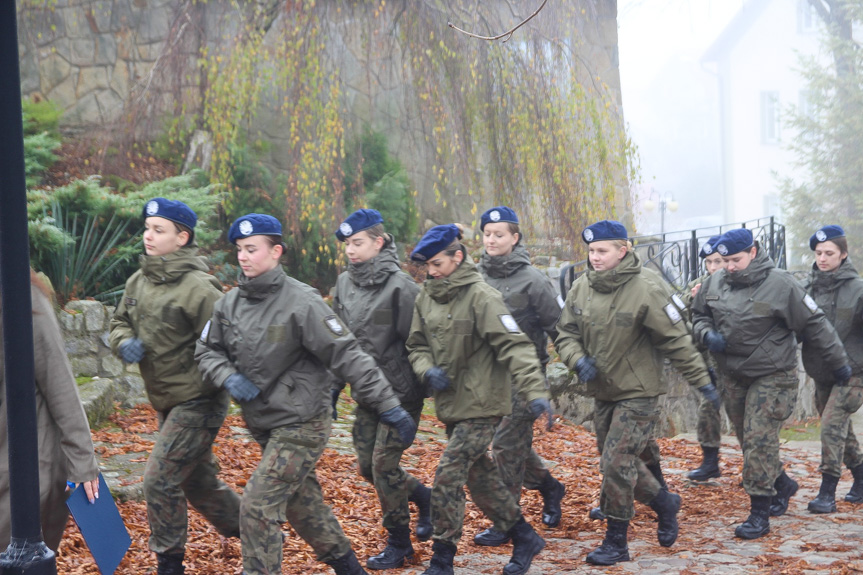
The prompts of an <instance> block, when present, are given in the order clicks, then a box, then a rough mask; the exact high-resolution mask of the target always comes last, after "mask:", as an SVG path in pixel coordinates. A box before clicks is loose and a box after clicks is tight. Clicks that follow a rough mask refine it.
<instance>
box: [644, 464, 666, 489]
mask: <svg viewBox="0 0 863 575" xmlns="http://www.w3.org/2000/svg"><path fill="white" fill-rule="evenodd" d="M645 466H646V467H647V470H648V471H650V473H651V474H652V475H653V476H654V477H655V478H656V480H657V481H658V482H659V486H660V487H661V488H662V489H663V490H664V491H668V484H667V483H665V477H663V476H662V466H661V465H659V464H658V463H645Z"/></svg>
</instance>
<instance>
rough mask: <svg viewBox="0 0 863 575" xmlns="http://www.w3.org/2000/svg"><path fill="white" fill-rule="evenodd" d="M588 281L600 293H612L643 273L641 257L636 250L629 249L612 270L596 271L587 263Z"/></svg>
mask: <svg viewBox="0 0 863 575" xmlns="http://www.w3.org/2000/svg"><path fill="white" fill-rule="evenodd" d="M587 267H588V270H587V282H588V284H589V285H590V287H591V288H593V289H595V290H596V291H598V292H599V293H611V292H612V291H614V290H615V289H617V288H619V287H620V286H622V285H623V284H625V283H627V282H628V281H629V280H631V279H632V278H634V277H636V276H637V275H638V274H640V273H641V258H639V257H638V254H637V253H635V251H634V250H629V251H627V252H626V255H625V256H623V259H622V260H620V263H619V264H617V267H615V268H614V269H611V270H602V271H599V272H598V271H596V270H595V269H593V267H592V266H591V265H590V262H588V264H587Z"/></svg>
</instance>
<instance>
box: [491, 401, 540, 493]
mask: <svg viewBox="0 0 863 575" xmlns="http://www.w3.org/2000/svg"><path fill="white" fill-rule="evenodd" d="M533 420H534V417H533V414H531V413H530V409H528V407H527V403H526V402H525V401H524V398H522V397H521V396H519V395H518V394H515V393H514V394H512V415H511V416H506V417H504V418H503V419H502V420H501V422H500V425H498V427H497V430H496V431H495V432H494V439H492V442H491V447H492V453H493V454H494V462H495V464H496V465H497V469H498V472H499V473H500V478H501V479H502V480H503V483H504V485H506V487H507V489H509V491H510V493H512V496H513V497H515V500H516V501H518V500H519V499H520V498H521V488H522V485H524V487H525V488H526V489H539V486H540V484H541V483H542V481H543V479H545V476H546V475H548V470H547V469H546V468H545V465H544V464H543V462H542V458H540V457H539V455H537V454H536V452H535V451H534V450H533V448H532V445H533Z"/></svg>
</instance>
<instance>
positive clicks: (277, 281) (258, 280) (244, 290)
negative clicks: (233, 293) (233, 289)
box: [237, 265, 288, 300]
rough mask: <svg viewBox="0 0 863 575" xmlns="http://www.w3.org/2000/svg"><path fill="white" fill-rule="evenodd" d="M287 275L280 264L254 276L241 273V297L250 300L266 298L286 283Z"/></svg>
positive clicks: (239, 283)
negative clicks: (250, 276) (249, 276)
mask: <svg viewBox="0 0 863 575" xmlns="http://www.w3.org/2000/svg"><path fill="white" fill-rule="evenodd" d="M287 277H288V276H287V275H286V274H285V270H283V269H282V266H280V265H278V266H276V267H275V268H273V269H271V270H270V271H268V272H265V273H262V274H261V275H259V276H257V277H254V278H248V277H246V276H245V274H240V279H239V280H238V281H237V287H238V288H239V290H240V297H244V298H246V299H249V300H262V299H266V298H267V297H268V296H269V295H270V294H271V293H274V292H276V291H278V290H279V288H281V287H282V285H284V283H285V280H286V279H287Z"/></svg>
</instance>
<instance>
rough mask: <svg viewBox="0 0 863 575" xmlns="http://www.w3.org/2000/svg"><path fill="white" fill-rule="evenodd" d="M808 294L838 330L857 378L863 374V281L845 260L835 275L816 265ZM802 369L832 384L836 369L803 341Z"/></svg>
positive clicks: (810, 279)
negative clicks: (823, 270)
mask: <svg viewBox="0 0 863 575" xmlns="http://www.w3.org/2000/svg"><path fill="white" fill-rule="evenodd" d="M805 287H806V291H807V292H809V295H811V296H812V299H814V300H815V303H817V304H818V307H820V308H821V311H823V312H824V315H826V316H827V319H828V320H830V323H832V324H833V327H834V328H836V332H837V333H838V334H839V339H841V340H842V343H843V344H844V346H845V353H846V354H848V359H849V360H850V365H851V369H853V370H854V375H857V376H859V375H861V374H863V279H861V278H860V274H858V273H857V270H856V269H854V265H853V264H852V263H851V260H850V259H848V258H846V259H845V261H844V262H842V265H841V266H839V269H838V270H836V271H835V272H832V273H830V272H822V271H821V270H819V269H818V266H816V265H813V266H812V271H811V272H810V274H809V278H808V281H807V282H806V286H805ZM803 366H804V367H805V368H806V373H808V374H809V376H810V377H811V378H812V379H814V380H815V381H817V382H818V383H825V384H826V383H833V382H834V380H833V369H831V366H830V365H829V364H828V363H827V362H826V361H825V358H824V356H823V355H822V354H821V352H820V351H819V350H818V349H817V348H816V347H815V346H813V345H811V344H810V343H809V341H808V340H803Z"/></svg>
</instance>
